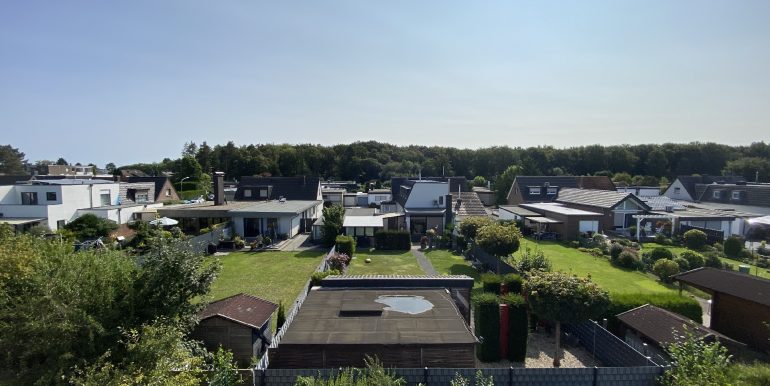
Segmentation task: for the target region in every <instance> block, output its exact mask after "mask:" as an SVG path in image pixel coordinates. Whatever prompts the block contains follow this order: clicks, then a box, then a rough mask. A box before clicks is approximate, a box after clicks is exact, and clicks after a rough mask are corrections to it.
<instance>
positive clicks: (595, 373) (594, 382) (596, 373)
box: [593, 366, 599, 386]
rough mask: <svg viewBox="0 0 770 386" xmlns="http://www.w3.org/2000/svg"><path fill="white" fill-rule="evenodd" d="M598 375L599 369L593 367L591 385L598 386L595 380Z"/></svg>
mask: <svg viewBox="0 0 770 386" xmlns="http://www.w3.org/2000/svg"><path fill="white" fill-rule="evenodd" d="M598 373H599V368H598V367H596V366H594V381H593V385H594V386H596V385H597V384H598V381H597V379H596V376H597V375H598Z"/></svg>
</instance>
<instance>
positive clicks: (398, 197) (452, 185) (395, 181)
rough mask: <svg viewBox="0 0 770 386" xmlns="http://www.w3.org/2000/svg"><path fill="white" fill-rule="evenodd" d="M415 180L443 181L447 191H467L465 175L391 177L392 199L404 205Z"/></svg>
mask: <svg viewBox="0 0 770 386" xmlns="http://www.w3.org/2000/svg"><path fill="white" fill-rule="evenodd" d="M415 182H426V183H427V182H444V183H448V184H449V193H452V192H454V193H457V192H458V191H459V192H467V191H468V180H466V179H465V177H422V178H419V179H413V178H407V177H393V178H392V179H391V180H390V192H391V196H392V197H393V200H394V201H396V202H398V203H399V204H401V206H402V207H404V206H406V205H405V204H406V201H407V199H408V198H409V194H410V193H411V189H412V186H414V183H415Z"/></svg>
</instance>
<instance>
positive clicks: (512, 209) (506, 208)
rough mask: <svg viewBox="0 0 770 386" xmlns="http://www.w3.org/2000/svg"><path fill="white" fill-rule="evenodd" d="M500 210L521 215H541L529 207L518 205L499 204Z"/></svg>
mask: <svg viewBox="0 0 770 386" xmlns="http://www.w3.org/2000/svg"><path fill="white" fill-rule="evenodd" d="M500 210H504V211H506V212H510V213H513V214H516V215H519V216H521V217H539V216H542V214H540V213H537V212H533V211H531V210H529V209H526V208H522V207H520V206H518V205H501V206H500Z"/></svg>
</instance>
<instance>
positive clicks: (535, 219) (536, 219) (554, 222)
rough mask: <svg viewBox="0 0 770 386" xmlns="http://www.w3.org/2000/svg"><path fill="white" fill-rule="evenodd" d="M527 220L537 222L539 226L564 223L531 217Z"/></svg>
mask: <svg viewBox="0 0 770 386" xmlns="http://www.w3.org/2000/svg"><path fill="white" fill-rule="evenodd" d="M527 220H529V221H532V222H536V223H539V224H561V223H563V221H559V220H554V219H552V218H550V217H529V218H527Z"/></svg>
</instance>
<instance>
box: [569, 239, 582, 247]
mask: <svg viewBox="0 0 770 386" xmlns="http://www.w3.org/2000/svg"><path fill="white" fill-rule="evenodd" d="M569 246H570V247H572V248H579V247H580V241H577V240H572V241H570V242H569Z"/></svg>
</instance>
